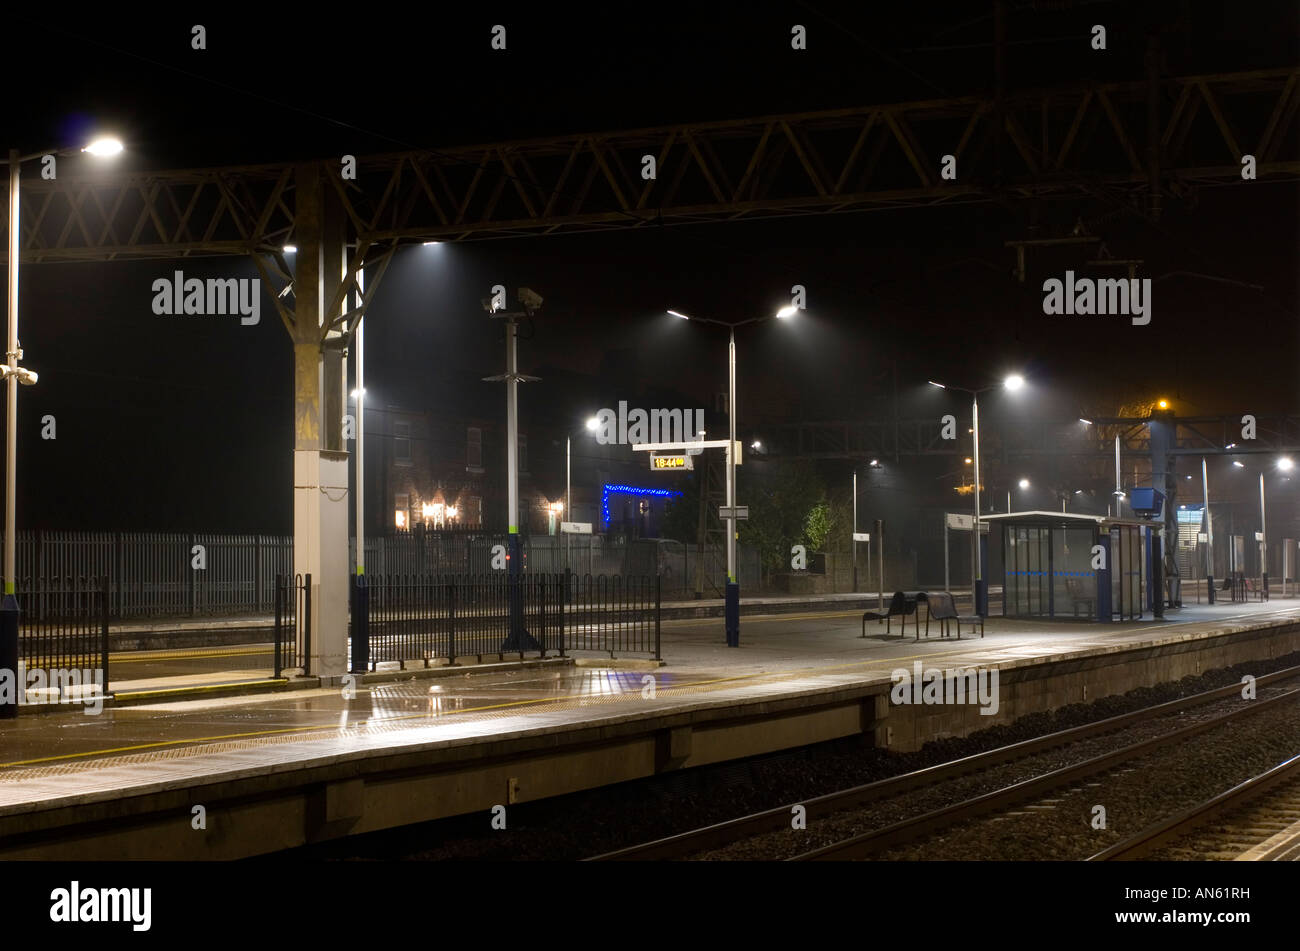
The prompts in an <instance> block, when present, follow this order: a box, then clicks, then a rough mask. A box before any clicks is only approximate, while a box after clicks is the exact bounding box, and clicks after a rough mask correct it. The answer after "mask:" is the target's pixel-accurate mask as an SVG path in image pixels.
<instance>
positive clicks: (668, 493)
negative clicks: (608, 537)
mask: <svg viewBox="0 0 1300 951" xmlns="http://www.w3.org/2000/svg"><path fill="white" fill-rule="evenodd" d="M611 495H634V496H640V497H649V498H655V499H675V498H677V497H678V496H679V495H681V493H680V492H674V491H673V490H672V489H643V488H640V487H639V486H635V485H612V484H610V483H608V482H607V483H605V485H603V486H601V491H600V514H601V518H602V520H603V521H604V523H605V524H606V525H608V524H609V497H610V496H611Z"/></svg>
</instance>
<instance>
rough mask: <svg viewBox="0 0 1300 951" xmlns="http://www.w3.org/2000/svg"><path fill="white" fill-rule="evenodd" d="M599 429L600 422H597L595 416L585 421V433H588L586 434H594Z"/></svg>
mask: <svg viewBox="0 0 1300 951" xmlns="http://www.w3.org/2000/svg"><path fill="white" fill-rule="evenodd" d="M599 428H600V420H598V419H597V418H596V417H595V416H593V417H591V418H590V419H589V420H587V431H588V432H592V433H594V432H595V431H596V430H597V429H599Z"/></svg>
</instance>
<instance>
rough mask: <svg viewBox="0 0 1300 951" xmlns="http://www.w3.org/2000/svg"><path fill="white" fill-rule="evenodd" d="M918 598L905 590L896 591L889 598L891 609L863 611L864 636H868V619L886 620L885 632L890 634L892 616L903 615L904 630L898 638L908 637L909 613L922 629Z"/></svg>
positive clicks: (914, 622)
mask: <svg viewBox="0 0 1300 951" xmlns="http://www.w3.org/2000/svg"><path fill="white" fill-rule="evenodd" d="M916 600H917V599H916V596H915V594H912V595H911V596H909V595H908V594H907V593H906V592H903V591H895V592H894V596H893V597H892V598H890V599H889V610H887V611H884V612H881V611H865V612H863V614H862V636H863V637H866V636H867V622H868V621H884V622H885V633H886V634H889V633H891V631H890V623H891V622H890V619H891V618H896V617H901V618H902V619H903V621H902V624H903V631H902V633H901V634H899V635H898V638H899V640H902V639H903V638H904V637H907V616H908V615H909V614H910V615H912V617H913V619H914V620H913V622H912V623H913V624H915V625H916V626H917V628H918V630H919V629H920V623H921V621H920V617H919V615H917V613H916ZM918 637H919V635H918Z"/></svg>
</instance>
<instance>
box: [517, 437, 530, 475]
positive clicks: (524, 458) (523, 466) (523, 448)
mask: <svg viewBox="0 0 1300 951" xmlns="http://www.w3.org/2000/svg"><path fill="white" fill-rule="evenodd" d="M519 471H520V472H527V471H528V437H527V436H525V435H523V434H520V436H519Z"/></svg>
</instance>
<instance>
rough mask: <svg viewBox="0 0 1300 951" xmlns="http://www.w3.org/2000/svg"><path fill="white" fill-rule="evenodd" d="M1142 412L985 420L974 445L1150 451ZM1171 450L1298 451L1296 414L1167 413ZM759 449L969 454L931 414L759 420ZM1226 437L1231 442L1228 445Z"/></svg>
mask: <svg viewBox="0 0 1300 951" xmlns="http://www.w3.org/2000/svg"><path fill="white" fill-rule="evenodd" d="M1149 421H1150V420H1149V419H1148V418H1147V417H1111V418H1105V419H1101V418H1098V419H1094V420H1093V424H1092V425H1091V426H1085V424H1083V423H1080V422H1076V421H1069V422H1065V421H1059V420H1056V421H1046V422H1040V423H1035V424H1032V425H1024V424H1020V423H1018V424H1017V426H1016V428H1015V429H1009V428H1007V427H1003V426H1000V425H998V424H997V423H996V422H992V421H990V422H989V423H988V424H986V428H985V429H984V431H983V432H982V434H981V438H980V453H981V454H982V455H986V456H988V457H989V458H1001V459H1002V460H1004V461H1005V460H1008V459H1013V458H1029V457H1034V456H1062V457H1073V458H1086V457H1113V454H1114V451H1115V437H1116V436H1117V435H1118V436H1119V437H1120V447H1121V451H1122V452H1124V453H1125V454H1128V453H1147V452H1149V451H1150V448H1151V445H1150V439H1149V431H1148V429H1147V425H1146V424H1147V423H1148V422H1149ZM1171 422H1172V423H1173V424H1174V440H1173V444H1172V446H1171V448H1170V452H1169V454H1170V455H1173V456H1201V455H1206V456H1212V455H1251V454H1258V453H1300V416H1291V415H1280V414H1271V415H1257V416H1256V417H1255V424H1256V432H1255V438H1254V439H1250V440H1248V439H1244V438H1242V425H1243V424H1242V416H1241V414H1238V415H1235V416H1188V417H1174V418H1173V419H1172V420H1171ZM761 429H762V433H763V442H764V444H765V445H766V449H765V451H764V455H765V456H772V457H790V456H798V457H801V458H807V459H867V458H874V457H878V456H880V457H887V456H894V457H898V456H955V455H969V454H970V440H969V436H968V435H967V434H966V433H965V427H964V426H962V425H961V424H960V423H959V426H958V438H957V439H955V440H945V439H943V438H942V437H941V426H940V424H939V422H938V421H937V420H936V419H907V420H898V421H893V420H882V421H876V422H860V421H844V420H831V421H826V422H816V423H787V424H778V425H775V426H771V427H761ZM1229 445H1231V446H1233V448H1231V449H1228V448H1227V447H1228V446H1229Z"/></svg>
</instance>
